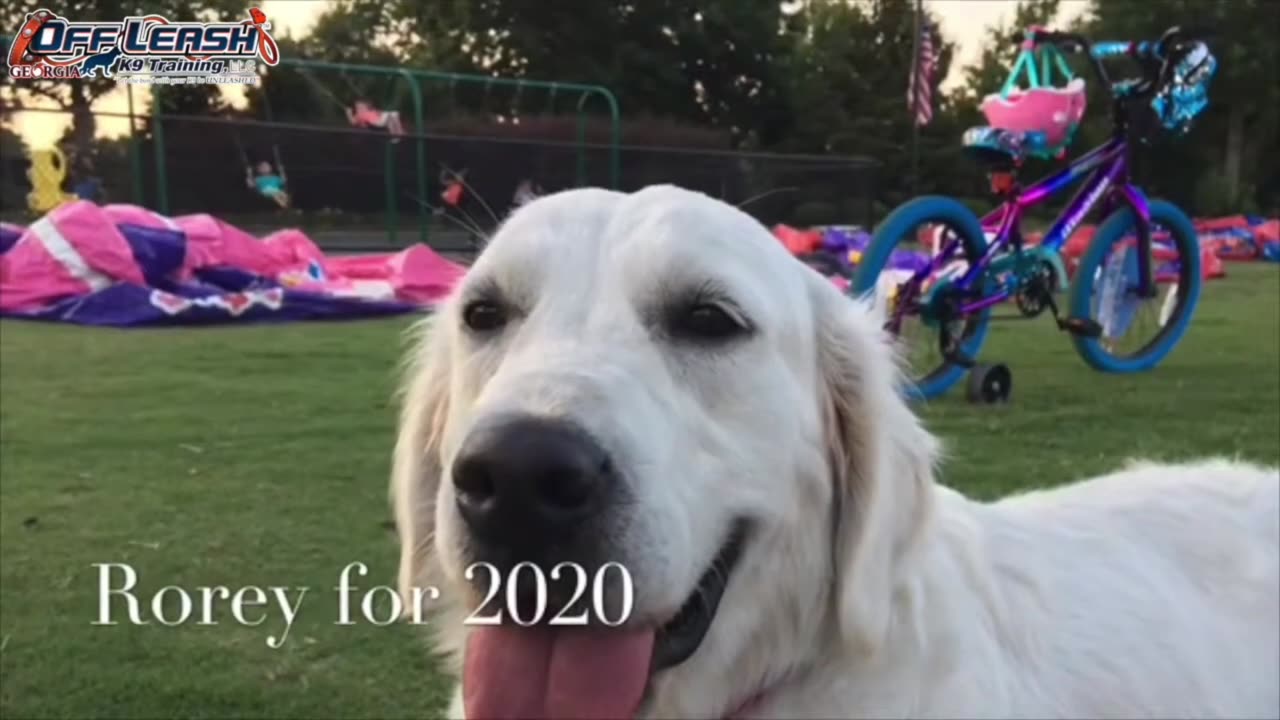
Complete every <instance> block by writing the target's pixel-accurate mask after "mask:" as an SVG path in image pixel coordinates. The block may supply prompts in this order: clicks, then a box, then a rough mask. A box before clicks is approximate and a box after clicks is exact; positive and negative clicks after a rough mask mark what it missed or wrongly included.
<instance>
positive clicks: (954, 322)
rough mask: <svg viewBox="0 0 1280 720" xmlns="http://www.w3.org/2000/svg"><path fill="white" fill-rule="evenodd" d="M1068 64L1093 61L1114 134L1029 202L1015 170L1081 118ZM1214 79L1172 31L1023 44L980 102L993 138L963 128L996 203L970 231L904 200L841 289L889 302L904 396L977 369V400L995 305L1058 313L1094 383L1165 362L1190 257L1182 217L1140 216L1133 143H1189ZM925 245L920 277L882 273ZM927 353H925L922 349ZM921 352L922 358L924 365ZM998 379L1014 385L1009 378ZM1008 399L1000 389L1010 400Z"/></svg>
mask: <svg viewBox="0 0 1280 720" xmlns="http://www.w3.org/2000/svg"><path fill="white" fill-rule="evenodd" d="M1064 51H1065V52H1083V53H1087V55H1088V59H1089V64H1090V65H1091V67H1092V69H1093V71H1094V73H1095V74H1096V75H1097V77H1098V79H1099V80H1100V81H1101V82H1102V83H1103V85H1104V86H1105V87H1107V88H1108V89H1109V90H1110V93H1111V96H1112V99H1113V103H1112V105H1113V107H1112V116H1113V132H1112V135H1111V138H1110V139H1109V140H1107V141H1106V142H1105V143H1103V144H1102V145H1100V146H1098V147H1096V148H1094V149H1093V150H1092V151H1090V152H1088V153H1086V154H1085V155H1083V156H1081V157H1079V158H1077V159H1075V160H1073V161H1071V162H1070V163H1069V164H1068V166H1067V167H1066V168H1064V169H1062V170H1060V171H1058V172H1056V173H1053V174H1051V175H1050V176H1048V177H1046V178H1043V179H1041V180H1039V181H1037V182H1035V183H1033V184H1032V185H1031V186H1030V187H1026V188H1024V187H1023V186H1022V185H1021V184H1020V183H1019V181H1018V179H1017V170H1018V168H1019V167H1020V166H1021V165H1022V163H1023V161H1024V159H1025V158H1027V157H1028V156H1038V157H1047V158H1055V157H1056V158H1061V157H1062V154H1063V153H1064V151H1065V147H1066V145H1067V144H1068V143H1069V141H1070V137H1071V135H1072V133H1074V131H1075V127H1076V126H1077V124H1078V122H1079V120H1080V117H1081V116H1082V115H1083V111H1084V104H1085V96H1084V82H1083V79H1082V78H1073V77H1072V76H1071V71H1070V68H1069V66H1068V64H1067V63H1066V60H1065V57H1064V55H1063V52H1064ZM1114 57H1128V58H1131V59H1132V60H1134V61H1136V62H1137V64H1138V65H1139V66H1140V67H1141V68H1142V75H1141V78H1139V79H1129V80H1123V81H1119V82H1114V83H1113V82H1112V81H1111V80H1110V79H1109V77H1108V75H1107V71H1106V69H1105V67H1104V66H1103V64H1102V60H1104V59H1107V58H1114ZM1037 63H1038V64H1039V65H1040V72H1039V73H1037V71H1036V65H1037ZM1054 69H1057V70H1058V71H1059V73H1060V74H1061V75H1062V76H1063V77H1064V78H1065V79H1067V80H1068V82H1067V83H1066V84H1065V86H1064V87H1052V86H1049V85H1048V81H1049V77H1050V74H1051V72H1052V71H1053V70H1054ZM1215 70H1216V61H1215V60H1214V58H1213V56H1212V55H1211V54H1210V53H1209V51H1208V49H1207V47H1206V46H1205V45H1204V44H1203V43H1201V42H1198V41H1194V40H1190V39H1188V38H1186V37H1184V34H1183V33H1182V32H1181V30H1179V29H1178V28H1176V27H1175V28H1171V29H1170V30H1168V31H1167V32H1166V33H1165V34H1164V35H1163V37H1161V39H1160V40H1159V41H1158V42H1154V43H1153V42H1106V43H1101V42H1099V43H1090V42H1089V40H1087V39H1085V38H1084V37H1082V36H1080V35H1077V34H1072V33H1063V32H1053V31H1048V30H1044V29H1042V28H1031V29H1030V30H1028V32H1027V33H1026V39H1025V40H1024V41H1023V44H1022V54H1021V55H1020V57H1019V59H1018V64H1017V65H1016V66H1015V68H1014V74H1013V76H1011V78H1010V82H1009V83H1007V84H1006V86H1005V88H1004V90H1003V91H1002V92H1001V93H1000V94H999V95H998V96H994V95H993V96H991V97H988V98H987V99H986V101H985V102H984V108H983V109H984V112H985V113H986V115H987V118H988V121H989V122H991V126H986V127H977V128H972V129H970V130H969V131H967V132H966V133H965V135H964V141H963V142H964V146H965V149H966V151H967V152H968V153H969V154H971V155H973V156H974V157H975V158H976V159H977V160H978V161H979V162H981V163H982V164H983V165H984V166H985V168H986V169H987V174H988V178H989V180H990V184H991V190H992V192H993V194H994V195H996V196H997V197H998V198H999V199H1000V205H999V206H998V207H997V208H996V209H995V210H993V211H992V212H991V213H989V214H988V215H986V216H985V217H983V218H982V219H979V218H978V217H977V216H976V215H974V214H973V213H972V212H971V211H969V210H968V209H967V208H966V207H965V206H964V205H962V204H961V203H959V202H958V201H956V200H954V199H951V198H947V197H941V196H925V197H919V198H916V199H914V200H911V201H908V202H907V203H905V204H903V205H902V206H900V207H898V208H897V209H896V210H894V211H893V212H892V213H891V214H890V215H889V216H888V217H887V218H885V220H884V221H883V222H882V223H881V224H880V226H879V227H878V228H876V231H875V233H874V237H873V240H872V242H871V244H870V245H869V246H868V248H867V250H866V252H865V253H864V255H863V257H862V261H861V263H859V265H858V268H857V272H856V274H855V276H854V279H853V282H852V284H851V286H850V292H851V294H853V295H854V296H862V297H866V296H872V297H873V301H874V302H877V303H882V304H883V307H884V312H885V317H886V323H885V328H886V330H887V331H889V332H890V333H891V334H892V335H893V336H895V337H897V338H898V340H899V342H900V343H901V344H902V345H903V346H904V350H905V352H906V353H907V361H908V363H909V364H910V367H911V372H912V374H913V375H914V377H913V378H912V379H913V381H914V382H913V384H912V385H913V386H912V387H911V388H910V390H909V392H910V394H912V395H913V396H915V397H917V398H922V399H928V398H932V397H936V396H938V395H941V394H942V393H944V392H946V391H947V390H948V389H949V388H951V387H952V386H953V385H954V384H955V383H956V382H958V381H959V380H960V379H961V378H962V377H963V376H964V374H965V372H966V371H969V370H971V369H972V370H973V371H974V372H973V373H971V382H970V385H971V387H970V390H971V397H973V395H974V387H973V385H974V379H975V378H977V375H978V373H979V369H977V368H975V365H976V363H975V358H976V357H977V355H978V352H979V351H980V350H981V348H982V344H983V341H984V340H985V338H986V335H987V330H988V325H989V323H990V321H991V319H992V316H991V310H992V307H993V306H995V305H998V304H1000V303H1004V302H1006V301H1008V300H1013V301H1014V305H1015V306H1016V308H1017V313H1016V314H1015V315H1013V317H1024V318H1032V317H1036V316H1038V315H1040V314H1043V313H1044V312H1045V311H1048V312H1049V313H1051V314H1052V316H1053V318H1054V320H1055V321H1056V323H1057V326H1058V328H1059V329H1061V330H1063V331H1065V332H1067V333H1069V334H1070V335H1071V339H1072V342H1073V344H1074V346H1075V349H1076V351H1077V352H1078V353H1079V354H1080V356H1081V358H1082V359H1084V361H1085V362H1086V363H1088V364H1089V365H1090V366H1092V367H1093V368H1095V369H1096V370H1099V371H1103V372H1111V373H1132V372H1140V371H1144V370H1148V369H1150V368H1153V367H1155V366H1156V365H1157V364H1158V363H1159V362H1160V361H1161V360H1162V359H1163V358H1164V357H1165V356H1166V355H1168V354H1169V352H1170V351H1171V350H1172V349H1173V347H1174V346H1175V345H1177V343H1178V341H1179V340H1180V339H1181V338H1182V336H1183V334H1184V333H1185V331H1186V329H1187V326H1188V324H1189V323H1190V321H1191V316H1192V314H1193V313H1194V311H1195V307H1196V304H1197V302H1198V299H1199V295H1200V286H1201V275H1200V253H1199V243H1198V241H1197V238H1196V232H1195V230H1194V229H1193V227H1192V224H1191V221H1190V220H1189V219H1188V218H1187V216H1186V215H1185V214H1184V213H1183V212H1182V211H1181V210H1179V209H1178V208H1177V207H1176V206H1174V205H1173V204H1171V203H1169V202H1165V201H1161V200H1153V201H1150V202H1149V201H1148V200H1147V198H1146V196H1145V195H1144V193H1143V192H1142V190H1140V189H1139V188H1138V187H1137V186H1135V185H1133V184H1132V183H1131V182H1130V178H1129V161H1130V135H1131V134H1135V135H1138V136H1139V137H1145V136H1146V133H1148V132H1150V131H1151V130H1153V129H1156V130H1164V131H1168V132H1174V133H1184V132H1186V131H1187V130H1188V129H1189V127H1190V123H1191V120H1192V119H1193V118H1194V117H1195V116H1196V115H1198V114H1199V113H1200V112H1201V111H1202V110H1203V109H1204V107H1205V106H1206V105H1207V103H1208V96H1207V90H1208V83H1209V81H1210V79H1211V78H1212V76H1213V74H1214V72H1215ZM1019 72H1025V73H1026V75H1027V76H1028V81H1029V82H1028V83H1027V84H1028V86H1029V87H1028V88H1026V89H1021V90H1015V89H1014V88H1013V87H1012V86H1013V85H1014V81H1015V80H1016V76H1017V74H1018V73H1019ZM1042 80H1043V82H1042ZM1086 173H1092V174H1091V175H1090V176H1089V177H1088V179H1087V180H1086V181H1085V183H1084V184H1083V185H1082V186H1081V188H1080V189H1079V191H1077V193H1076V195H1075V197H1074V198H1072V200H1071V201H1070V202H1069V203H1068V204H1067V206H1066V208H1065V209H1064V210H1063V212H1062V213H1061V214H1060V215H1059V216H1058V217H1057V219H1056V220H1055V222H1054V223H1053V225H1052V226H1051V227H1050V228H1049V230H1048V231H1047V232H1046V233H1045V234H1044V235H1043V238H1042V240H1041V242H1040V243H1039V244H1038V245H1035V246H1031V245H1028V244H1027V243H1025V242H1024V238H1023V234H1022V231H1021V220H1022V216H1023V212H1024V211H1026V210H1027V209H1028V208H1030V207H1034V206H1036V205H1040V204H1041V203H1043V202H1045V201H1046V200H1047V199H1049V198H1050V197H1052V196H1054V195H1056V194H1058V193H1059V192H1060V191H1062V190H1063V189H1065V188H1066V187H1067V186H1069V185H1070V184H1071V183H1072V182H1073V181H1075V180H1077V179H1079V178H1081V177H1082V176H1084V175H1085V174H1086ZM1095 207H1097V208H1099V209H1100V210H1101V216H1102V217H1103V218H1104V220H1103V221H1102V222H1101V224H1100V225H1099V226H1098V228H1097V231H1096V233H1095V234H1094V236H1093V239H1092V241H1091V242H1090V243H1089V245H1088V248H1087V249H1086V250H1085V251H1084V254H1083V255H1082V256H1081V257H1080V259H1079V263H1078V264H1077V265H1076V267H1075V270H1074V275H1073V276H1072V277H1071V279H1070V291H1069V297H1068V299H1067V309H1066V314H1065V316H1064V315H1063V313H1062V312H1061V311H1060V309H1059V307H1058V304H1057V301H1056V300H1055V297H1054V296H1055V294H1056V293H1057V291H1058V290H1060V289H1061V288H1062V287H1063V285H1064V284H1065V283H1066V282H1067V278H1066V268H1065V265H1064V264H1063V262H1062V259H1061V255H1060V254H1059V252H1058V251H1059V249H1060V248H1061V247H1062V246H1063V245H1064V244H1065V243H1066V241H1067V239H1068V238H1069V237H1070V236H1071V234H1072V232H1073V231H1074V230H1075V229H1076V228H1077V227H1078V226H1079V225H1080V223H1081V221H1082V220H1084V219H1085V218H1086V217H1087V216H1088V215H1089V213H1090V212H1091V211H1092V210H1093V209H1095ZM922 237H929V238H932V239H933V246H932V251H931V259H930V261H929V262H928V263H927V264H926V265H925V266H924V267H922V268H920V269H919V270H915V271H912V272H906V271H903V270H897V271H894V270H892V269H888V270H886V267H885V266H886V263H888V261H889V259H890V257H891V255H892V254H893V252H894V250H895V249H898V247H899V245H901V244H903V243H904V242H910V241H913V240H919V239H921V238H922ZM1144 319H1146V320H1150V323H1149V324H1150V325H1151V326H1152V328H1151V329H1152V330H1153V332H1149V333H1147V334H1146V335H1144V334H1143V333H1142V332H1140V331H1139V330H1140V327H1141V326H1142V325H1143V323H1142V322H1140V321H1141V320H1144ZM920 339H923V340H924V342H923V343H917V342H915V341H917V340H920ZM922 350H923V351H924V352H925V353H929V354H930V356H928V357H924V358H921V357H920V354H921V353H920V351H922ZM982 370H984V371H985V368H982ZM997 370H999V371H1001V372H1003V373H1004V374H1005V375H1007V369H1004V368H1002V367H998V368H997ZM998 374H999V373H997V375H998ZM981 382H982V381H981V379H980V378H978V384H979V385H980V384H981ZM1007 386H1008V381H1007V378H1006V379H1005V383H1004V387H1005V388H1006V389H1005V390H1004V392H1006V393H1007ZM980 392H981V393H987V394H990V392H991V389H990V388H987V389H986V390H981V391H980ZM995 392H996V394H997V395H998V394H999V393H1000V390H999V388H996V390H995ZM987 399H988V400H989V398H987Z"/></svg>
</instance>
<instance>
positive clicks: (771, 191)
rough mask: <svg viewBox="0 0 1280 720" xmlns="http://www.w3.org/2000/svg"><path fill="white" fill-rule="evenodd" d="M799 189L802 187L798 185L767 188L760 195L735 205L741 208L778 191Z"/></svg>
mask: <svg viewBox="0 0 1280 720" xmlns="http://www.w3.org/2000/svg"><path fill="white" fill-rule="evenodd" d="M799 189H800V188H798V187H779V188H774V189H772V190H766V191H764V192H762V193H759V194H758V195H752V196H751V197H749V198H747V199H746V200H743V201H742V202H740V203H738V204H737V205H735V206H734V207H736V208H738V209H739V210H741V209H743V208H745V207H746V206H748V205H750V204H751V203H753V202H756V201H758V200H763V199H765V198H767V197H769V196H770V195H777V194H778V193H783V192H796V191H798V190H799Z"/></svg>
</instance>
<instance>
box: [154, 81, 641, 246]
mask: <svg viewBox="0 0 1280 720" xmlns="http://www.w3.org/2000/svg"><path fill="white" fill-rule="evenodd" d="M284 67H292V68H295V69H296V70H297V71H298V73H299V74H300V75H301V76H302V78H303V80H304V81H305V82H306V83H307V85H308V86H309V87H310V88H311V90H312V91H313V92H314V93H316V94H317V95H319V96H322V97H324V98H325V99H326V100H327V101H329V102H331V103H333V104H334V105H337V106H340V107H342V108H347V107H349V103H347V102H344V101H343V99H342V98H341V97H340V96H339V95H338V93H335V92H334V91H333V90H332V89H330V88H329V87H327V86H326V85H325V84H324V83H323V82H321V81H320V80H319V79H318V78H316V77H315V73H317V72H320V71H324V72H326V73H336V74H337V75H338V77H339V78H341V80H342V82H343V83H344V84H345V85H346V87H347V89H348V90H350V91H351V92H352V93H353V95H354V97H353V98H352V100H355V99H356V98H358V97H363V96H365V93H363V92H361V91H360V87H359V86H358V84H357V83H356V82H355V81H354V80H353V79H352V77H351V76H370V77H375V78H376V77H381V78H385V79H387V80H389V81H391V82H392V84H394V85H395V86H396V87H393V88H390V90H389V94H388V99H387V102H386V103H385V104H384V106H383V107H384V108H385V109H391V110H394V109H396V108H399V107H400V106H401V104H402V103H403V101H404V97H405V93H406V92H407V93H408V97H409V101H410V109H411V111H412V120H411V124H412V127H413V128H415V132H414V133H412V134H407V135H405V136H404V137H405V139H406V140H411V141H412V144H413V155H412V157H413V160H412V162H413V169H412V172H413V174H414V176H415V177H414V180H413V181H412V182H413V183H414V190H413V191H409V190H405V189H402V188H401V186H400V184H399V183H398V182H397V167H396V166H397V155H398V154H397V153H396V148H397V147H399V146H398V145H396V144H395V143H393V142H387V143H386V144H385V147H386V150H385V160H384V168H385V169H384V177H385V186H386V187H385V196H386V211H385V217H386V228H387V236H388V240H389V241H390V242H391V243H393V244H394V243H395V241H396V235H397V229H398V227H399V225H400V223H399V209H398V205H399V195H400V193H401V192H403V193H404V194H406V195H409V196H410V197H411V198H412V199H415V200H418V202H417V203H415V204H416V205H417V206H418V229H419V241H420V242H423V243H425V242H427V239H428V234H429V230H428V229H429V226H430V225H431V215H430V205H429V204H427V203H426V198H428V197H430V193H429V190H428V188H429V184H430V182H431V175H429V173H428V171H427V167H428V164H427V143H426V139H427V138H426V136H425V135H423V134H422V128H424V127H425V123H424V115H425V112H424V106H425V102H424V99H423V91H422V84H423V81H432V82H435V83H443V84H445V85H446V86H447V87H448V89H449V94H450V96H451V97H452V96H453V95H454V92H455V90H456V89H457V88H458V87H459V86H463V85H472V86H476V85H479V86H481V87H483V88H484V94H485V98H486V100H487V99H488V98H489V97H490V93H491V92H492V91H493V90H494V89H497V88H503V87H505V88H511V89H512V90H513V98H512V100H511V103H512V105H513V106H516V107H518V105H519V103H520V102H521V99H522V93H524V92H526V91H529V90H543V91H545V92H546V93H547V103H548V107H549V108H554V107H555V104H556V101H557V99H558V98H559V97H561V96H568V97H570V98H572V97H573V96H574V95H576V96H577V104H576V108H575V109H576V113H577V138H576V140H577V142H576V143H575V145H576V151H577V163H576V165H577V167H576V170H577V173H576V174H577V182H578V184H586V182H587V152H586V150H587V145H586V117H587V116H586V110H587V103H588V102H589V101H590V100H591V98H593V97H598V98H600V99H601V100H602V101H603V102H604V104H605V109H606V111H607V113H608V117H609V121H610V135H609V142H608V144H607V145H605V146H604V148H602V149H604V150H605V151H606V152H607V153H608V167H607V175H608V178H607V180H606V181H605V182H603V183H599V184H601V185H603V186H606V187H611V188H617V187H619V181H620V165H621V163H620V150H619V143H620V140H621V113H620V111H619V107H618V101H617V98H616V96H614V94H613V93H612V92H611V91H610V90H609V89H608V88H606V87H603V86H600V85H584V84H580V83H564V82H545V81H536V80H524V79H515V78H503V77H492V76H486V75H466V74H461V73H446V72H434V71H429V70H416V69H409V68H401V67H384V66H379V65H356V64H351V63H337V62H327V61H320V60H305V59H297V58H288V57H285V58H281V59H280V62H279V63H278V64H277V65H276V66H275V67H274V68H273V71H276V72H279V71H280V70H281V69H282V68H284ZM162 88H163V86H162V85H160V84H158V83H157V84H155V85H152V86H151V91H152V102H153V106H154V107H160V93H161V91H162ZM263 104H264V107H263V110H264V114H265V115H266V116H267V117H266V118H265V120H266V122H267V123H269V124H270V123H274V122H275V118H274V117H273V116H272V111H271V108H270V101H269V100H268V99H267V98H266V94H265V93H263ZM513 109H514V108H513ZM406 124H410V123H406ZM164 125H165V123H164V117H163V116H160V115H156V116H153V126H152V131H153V141H154V143H155V144H156V146H157V148H158V149H157V152H156V153H155V156H154V157H155V177H156V185H157V192H156V205H157V210H158V211H159V212H161V213H168V211H169V198H168V171H167V162H166V159H165V153H164V152H163V148H164V129H165V128H164ZM388 139H389V140H392V139H396V138H393V137H390V136H389V138H388ZM235 142H236V147H237V152H238V154H239V156H240V160H241V163H242V164H243V165H245V166H249V159H250V158H249V154H248V153H247V152H246V151H245V148H244V143H243V142H242V139H241V138H240V136H239V134H238V131H237V133H236V135H235ZM271 151H272V158H273V159H274V161H275V168H276V170H278V172H279V175H280V176H281V179H283V178H284V177H285V170H284V162H283V158H282V157H281V153H280V149H279V146H278V145H277V144H276V143H275V142H274V141H273V142H272V146H271ZM295 169H296V168H295Z"/></svg>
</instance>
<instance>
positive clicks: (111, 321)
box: [0, 201, 465, 327]
mask: <svg viewBox="0 0 1280 720" xmlns="http://www.w3.org/2000/svg"><path fill="white" fill-rule="evenodd" d="M464 273H465V268H464V267H463V266H461V265H459V264H457V263H454V262H451V261H449V260H447V259H445V258H443V257H441V256H440V255H438V254H436V253H435V252H433V251H432V250H431V249H430V248H428V247H427V246H425V245H421V244H419V245H414V246H412V247H409V248H407V249H405V250H402V251H400V252H397V253H386V254H369V255H355V256H346V257H327V256H326V255H325V254H324V253H323V252H321V251H320V248H318V247H317V246H316V244H315V243H314V242H312V241H311V240H310V239H309V238H308V237H307V236H306V235H305V234H304V233H303V232H301V231H300V230H293V229H290V230H280V231H278V232H274V233H272V234H270V235H267V236H266V237H263V238H261V239H259V238H257V237H254V236H253V235H250V234H249V233H246V232H244V231H242V230H239V229H237V228H235V227H233V226H231V225H229V224H227V223H225V222H223V221H221V220H219V219H217V218H215V217H213V216H210V215H184V216H181V217H174V218H169V217H165V216H163V215H159V214H157V213H155V212H152V211H150V210H147V209H145V208H141V207H137V206H134V205H105V206H99V205H95V204H94V203H92V202H88V201H75V202H70V203H67V204H64V205H61V206H59V207H58V208H56V209H55V210H53V211H52V212H50V213H48V214H47V215H45V216H44V217H42V218H40V219H39V220H37V221H36V222H35V223H33V224H32V225H30V226H29V227H21V226H15V225H9V224H4V225H3V226H0V317H11V318H22V319H28V320H43V321H49V322H63V323H72V324H77V325H98V326H109V327H146V326H163V325H208V324H221V323H230V322H295V321H301V320H321V319H348V318H362V317H376V316H386V315H396V314H402V313H411V312H422V311H424V310H429V309H431V307H432V306H433V305H435V304H436V303H437V302H439V301H440V300H441V299H443V298H444V296H445V295H447V294H448V293H449V291H450V289H452V287H453V286H454V284H455V283H456V282H457V281H458V280H459V279H460V278H461V277H462V275H463V274H464Z"/></svg>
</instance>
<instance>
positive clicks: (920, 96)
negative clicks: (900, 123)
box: [907, 21, 938, 125]
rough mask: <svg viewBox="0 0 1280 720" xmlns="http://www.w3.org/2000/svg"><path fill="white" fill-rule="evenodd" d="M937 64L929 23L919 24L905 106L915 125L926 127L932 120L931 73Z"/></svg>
mask: <svg viewBox="0 0 1280 720" xmlns="http://www.w3.org/2000/svg"><path fill="white" fill-rule="evenodd" d="M937 63H938V58H937V56H936V55H934V52H933V36H932V33H931V31H930V27H929V23H928V21H924V22H921V23H920V49H919V52H918V53H917V54H916V57H915V60H914V62H912V63H911V77H910V79H908V81H907V104H908V106H909V107H910V108H911V109H912V111H913V112H914V113H915V116H916V117H915V121H916V125H927V124H928V123H929V121H930V120H932V119H933V73H934V71H935V70H937Z"/></svg>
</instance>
